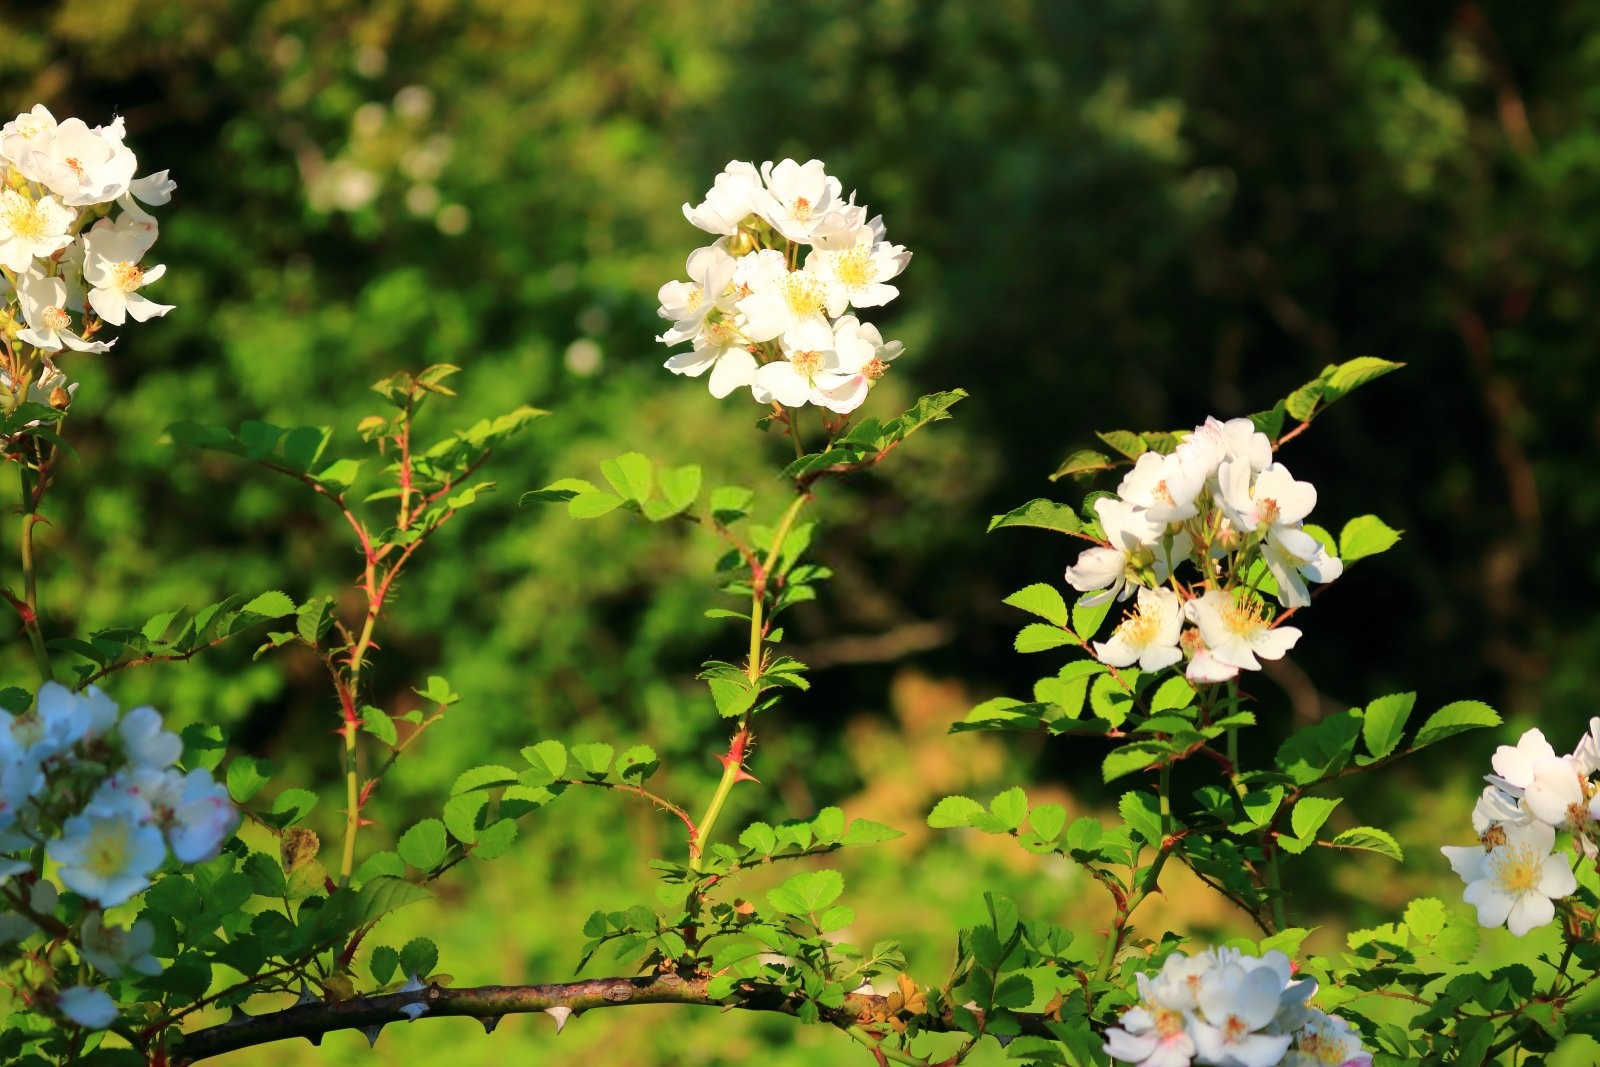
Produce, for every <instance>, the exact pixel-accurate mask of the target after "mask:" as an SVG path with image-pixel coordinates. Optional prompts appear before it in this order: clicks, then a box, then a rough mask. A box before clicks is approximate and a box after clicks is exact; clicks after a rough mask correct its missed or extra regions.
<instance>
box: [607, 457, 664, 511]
mask: <svg viewBox="0 0 1600 1067" xmlns="http://www.w3.org/2000/svg"><path fill="white" fill-rule="evenodd" d="M600 473H601V474H602V475H604V476H605V480H606V481H608V482H610V483H611V488H613V489H615V490H616V491H617V494H618V495H619V496H621V497H623V498H624V499H627V500H632V501H635V502H637V503H641V504H642V503H644V501H645V499H646V498H648V497H649V496H650V489H651V486H652V479H651V467H650V460H649V459H648V458H647V457H645V456H644V455H642V454H641V453H638V452H626V453H623V454H622V455H620V456H618V457H616V458H615V459H608V460H606V461H605V462H604V463H602V464H600Z"/></svg>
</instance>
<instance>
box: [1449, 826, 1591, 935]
mask: <svg viewBox="0 0 1600 1067" xmlns="http://www.w3.org/2000/svg"><path fill="white" fill-rule="evenodd" d="M1489 836H1490V839H1491V842H1492V847H1490V848H1489V849H1488V850H1487V851H1485V850H1484V849H1483V848H1480V847H1477V846H1464V847H1463V846H1452V845H1445V846H1444V847H1443V849H1442V850H1441V851H1442V852H1443V853H1444V855H1445V858H1446V859H1448V860H1449V861H1450V866H1451V868H1452V869H1453V870H1454V871H1455V872H1456V874H1457V875H1458V876H1459V877H1460V878H1461V880H1462V881H1464V882H1466V883H1467V886H1466V889H1465V890H1464V891H1463V892H1462V894H1461V899H1463V900H1465V901H1466V902H1467V903H1468V904H1471V905H1472V906H1473V907H1475V908H1477V909H1478V922H1479V924H1481V925H1483V926H1499V925H1500V924H1501V923H1504V924H1505V925H1506V928H1507V929H1509V930H1510V931H1511V932H1512V933H1513V934H1514V935H1516V936H1517V937H1521V936H1523V935H1524V934H1526V933H1527V932H1528V931H1529V930H1533V929H1536V928H1537V927H1540V926H1544V925H1545V924H1547V923H1549V922H1550V920H1551V919H1553V918H1555V905H1554V904H1552V903H1551V901H1552V900H1559V899H1560V898H1562V897H1565V896H1569V895H1571V894H1572V893H1574V892H1576V891H1577V888H1578V881H1577V879H1576V878H1575V877H1573V874H1572V868H1571V867H1569V866H1568V865H1567V861H1566V859H1565V857H1562V856H1558V855H1551V849H1552V848H1553V847H1554V845H1555V838H1556V832H1555V829H1554V828H1553V827H1551V826H1550V825H1549V824H1548V823H1543V822H1530V823H1527V824H1526V825H1523V826H1504V827H1501V828H1500V830H1498V831H1496V832H1495V833H1494V834H1492V835H1489ZM1496 838H1499V840H1497V841H1496V840H1495V839H1496Z"/></svg>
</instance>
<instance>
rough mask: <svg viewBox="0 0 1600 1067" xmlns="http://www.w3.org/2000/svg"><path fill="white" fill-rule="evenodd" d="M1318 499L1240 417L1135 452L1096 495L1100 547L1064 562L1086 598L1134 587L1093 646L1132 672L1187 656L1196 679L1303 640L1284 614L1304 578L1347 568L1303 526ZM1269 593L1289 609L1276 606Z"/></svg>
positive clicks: (1249, 666) (1233, 673)
mask: <svg viewBox="0 0 1600 1067" xmlns="http://www.w3.org/2000/svg"><path fill="white" fill-rule="evenodd" d="M1316 501H1317V491H1316V489H1315V488H1314V487H1313V486H1312V485H1311V483H1310V482H1301V481H1296V480H1295V479H1294V477H1293V476H1292V475H1291V474H1290V473H1289V470H1288V468H1287V467H1285V466H1283V464H1281V463H1276V462H1274V461H1273V458H1272V443H1271V441H1270V440H1269V439H1268V438H1267V435H1266V434H1264V433H1261V432H1260V431H1258V430H1257V429H1256V428H1255V426H1254V424H1252V423H1251V422H1250V420H1249V419H1232V420H1230V421H1228V422H1222V421H1219V420H1217V419H1215V418H1208V419H1207V420H1206V421H1205V422H1204V423H1202V424H1201V425H1199V426H1196V427H1195V428H1194V431H1193V432H1192V433H1190V434H1188V435H1187V436H1185V437H1184V438H1183V440H1182V441H1181V442H1179V443H1178V445H1177V447H1176V448H1175V449H1173V450H1172V451H1171V452H1165V453H1163V452H1156V451H1148V452H1145V453H1143V454H1142V455H1140V456H1139V457H1138V459H1137V460H1136V461H1135V462H1134V466H1133V469H1132V470H1131V471H1129V472H1128V473H1127V475H1126V476H1125V477H1124V478H1123V479H1122V482H1121V484H1120V485H1118V487H1117V493H1116V494H1115V495H1108V496H1102V497H1100V498H1098V499H1096V500H1095V502H1094V511H1095V514H1096V516H1097V517H1098V519H1099V525H1100V534H1101V542H1102V544H1101V546H1100V547H1097V548H1090V549H1086V550H1085V551H1084V552H1083V553H1082V554H1081V555H1080V556H1079V557H1078V559H1077V562H1075V563H1074V564H1073V565H1072V566H1070V567H1068V568H1067V573H1066V579H1067V584H1069V585H1071V586H1072V587H1073V588H1074V589H1076V590H1078V591H1079V592H1081V593H1087V594H1090V595H1089V596H1088V597H1086V598H1085V602H1086V603H1089V604H1094V603H1104V602H1105V601H1107V600H1111V599H1113V598H1114V599H1117V600H1127V599H1129V598H1130V597H1132V596H1133V595H1134V593H1135V592H1137V593H1138V601H1137V603H1136V606H1135V608H1134V610H1133V611H1132V612H1131V613H1129V614H1128V615H1127V616H1126V617H1125V618H1124V619H1123V620H1122V621H1121V622H1120V623H1119V624H1118V626H1117V628H1116V631H1115V632H1114V633H1113V634H1112V636H1111V638H1110V640H1108V641H1102V642H1096V643H1095V645H1094V652H1095V655H1096V656H1097V657H1098V658H1099V659H1100V661H1101V662H1102V663H1106V664H1109V665H1110V666H1113V667H1127V666H1131V665H1133V664H1135V663H1137V664H1138V665H1139V667H1140V669H1141V670H1158V669H1160V668H1162V667H1168V666H1172V665H1175V664H1177V663H1179V662H1180V661H1184V660H1187V664H1186V666H1185V669H1184V672H1185V674H1186V675H1187V676H1188V678H1189V680H1190V681H1191V682H1202V683H1205V682H1210V683H1215V682H1226V681H1229V680H1230V679H1233V678H1235V677H1237V676H1238V673H1239V672H1240V671H1253V670H1259V669H1260V668H1261V660H1264V659H1266V660H1274V659H1279V658H1281V657H1282V656H1283V655H1284V653H1286V652H1288V651H1289V649H1291V648H1293V647H1294V644H1295V642H1296V641H1298V640H1299V639H1300V631H1299V630H1298V629H1297V628H1295V627H1293V626H1286V625H1283V620H1284V619H1285V618H1287V617H1288V613H1289V612H1292V611H1295V610H1298V609H1299V608H1302V607H1305V606H1306V605H1307V604H1309V603H1311V595H1310V591H1309V589H1308V588H1307V585H1306V582H1307V581H1313V582H1331V581H1333V580H1334V579H1335V578H1337V577H1338V576H1339V575H1340V573H1341V572H1342V571H1343V569H1344V568H1343V565H1342V564H1341V563H1340V561H1339V558H1338V557H1337V556H1335V555H1333V554H1332V553H1331V552H1329V551H1328V550H1327V549H1326V548H1325V547H1324V546H1323V544H1322V543H1321V542H1320V541H1318V540H1317V539H1316V538H1315V537H1314V536H1313V535H1312V534H1311V533H1309V532H1307V531H1306V529H1305V526H1304V522H1305V518H1306V516H1307V515H1309V514H1310V512H1311V509H1312V507H1313V506H1314V505H1315V504H1316ZM1269 597H1270V598H1272V599H1275V600H1276V601H1277V603H1278V605H1279V606H1281V607H1282V608H1284V609H1287V610H1286V611H1285V612H1284V613H1283V614H1282V615H1279V614H1277V613H1276V612H1275V611H1274V609H1273V607H1272V606H1271V604H1270V603H1269V600H1268V598H1269Z"/></svg>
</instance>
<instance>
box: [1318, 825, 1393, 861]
mask: <svg viewBox="0 0 1600 1067" xmlns="http://www.w3.org/2000/svg"><path fill="white" fill-rule="evenodd" d="M1329 843H1330V844H1332V845H1333V846H1334V847H1335V848H1350V849H1360V850H1362V851H1365V852H1376V853H1378V854H1379V855H1380V856H1387V857H1389V858H1390V859H1392V860H1394V861H1395V862H1396V863H1399V862H1402V861H1403V860H1404V859H1405V858H1406V856H1405V852H1404V851H1402V850H1401V848H1400V843H1399V842H1398V841H1396V840H1395V839H1394V837H1393V835H1391V834H1390V833H1389V832H1388V831H1387V830H1380V829H1378V828H1377V827H1376V826H1357V827H1354V828H1352V829H1349V830H1346V831H1345V832H1344V833H1342V834H1340V835H1339V836H1337V837H1335V838H1334V839H1333V840H1332V841H1331V842H1329Z"/></svg>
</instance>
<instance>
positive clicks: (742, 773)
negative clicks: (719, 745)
mask: <svg viewBox="0 0 1600 1067" xmlns="http://www.w3.org/2000/svg"><path fill="white" fill-rule="evenodd" d="M717 762H718V763H721V764H722V769H723V770H727V769H728V765H729V764H731V763H732V762H733V757H731V756H718V757H717ZM733 780H734V781H736V782H754V783H756V784H757V785H760V784H761V779H759V778H757V777H756V776H755V775H753V774H751V773H750V772H749V771H747V770H745V769H744V768H743V767H740V768H739V769H738V770H737V771H735V772H734V775H733Z"/></svg>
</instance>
